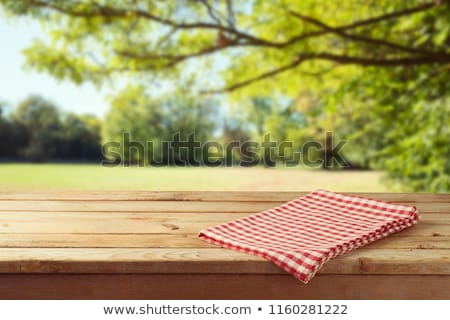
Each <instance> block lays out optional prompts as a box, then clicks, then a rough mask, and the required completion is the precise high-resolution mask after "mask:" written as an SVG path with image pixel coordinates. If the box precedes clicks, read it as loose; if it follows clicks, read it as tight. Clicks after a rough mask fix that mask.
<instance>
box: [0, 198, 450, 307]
mask: <svg viewBox="0 0 450 320" xmlns="http://www.w3.org/2000/svg"><path fill="white" fill-rule="evenodd" d="M304 194H305V193H301V192H299V193H292V192H146V191H139V192H129V191H126V192H120V191H114V192H101V191H98V192H78V191H71V192H39V191H38V192H22V193H14V192H0V248H1V250H0V298H4V299H6V298H9V299H19V298H20V299H27V298H28V299H35V298H39V299H45V298H47V299H49V298H50V299H51V298H57V299H64V298H65V299H86V298H96V299H123V298H125V299H205V298H211V299H375V298H384V299H425V298H428V299H435V298H436V299H437V298H439V299H450V195H449V194H405V193H400V194H395V193H392V194H391V193H371V194H367V193H353V194H352V193H350V194H352V195H358V196H364V197H370V198H375V199H379V200H384V201H390V202H393V203H401V204H405V205H415V206H417V207H418V209H419V210H420V212H421V214H422V218H421V221H420V222H419V223H418V224H417V225H416V226H414V227H412V228H409V229H406V230H404V231H402V232H400V233H397V234H394V235H391V236H389V237H388V238H386V239H383V240H380V241H377V242H375V243H373V244H370V245H368V246H366V247H363V248H360V249H358V250H356V251H354V252H352V253H350V254H347V255H345V256H341V257H338V258H336V259H333V260H331V261H330V262H328V263H327V264H325V265H324V267H323V269H322V270H320V272H319V274H318V275H317V276H316V277H315V278H314V279H313V280H312V281H311V282H310V283H309V284H308V285H306V286H305V285H303V284H301V283H300V282H299V281H298V280H296V279H294V278H293V277H292V276H290V275H287V274H286V273H285V272H284V271H282V270H281V269H279V268H278V267H276V266H274V265H273V264H272V263H270V262H268V261H266V260H264V259H262V258H260V257H255V256H252V255H247V254H244V253H240V252H236V251H232V250H227V249H223V248H218V247H216V246H213V245H210V244H208V243H206V242H203V241H200V240H199V239H197V233H198V231H199V230H201V229H203V228H205V227H208V226H211V225H214V224H219V223H223V222H225V221H229V220H231V219H237V218H241V217H244V216H247V215H249V214H251V213H255V212H259V211H262V210H264V209H267V208H271V207H274V206H276V205H278V204H280V203H282V202H285V201H288V200H291V199H294V198H296V197H298V196H301V195H304ZM180 283H183V286H180ZM330 283H332V284H333V285H332V286H330ZM217 288H221V290H217ZM417 288H420V290H418V289H417ZM211 293H213V294H211Z"/></svg>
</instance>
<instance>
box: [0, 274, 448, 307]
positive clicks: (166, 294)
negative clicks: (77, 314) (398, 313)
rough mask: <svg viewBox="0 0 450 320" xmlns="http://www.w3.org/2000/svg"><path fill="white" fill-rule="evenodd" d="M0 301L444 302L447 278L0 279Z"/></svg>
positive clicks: (99, 276)
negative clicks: (250, 300) (297, 300)
mask: <svg viewBox="0 0 450 320" xmlns="http://www.w3.org/2000/svg"><path fill="white" fill-rule="evenodd" d="M180 284H183V285H180ZM330 284H332V285H330ZM218 288H220V290H218ZM0 299H83V300H84V299H102V300H106V299H114V300H117V299H134V300H138V299H143V300H150V299H158V300H160V299H163V300H176V299H198V300H200V299H233V300H244V299H264V300H269V299H278V300H279V299H286V300H293V299H305V300H311V299H319V300H325V299H332V300H342V299H416V300H417V299H450V276H439V275H434V276H433V275H427V276H420V275H382V276H381V275H318V276H316V277H315V278H314V279H312V281H311V282H310V283H308V284H307V285H303V284H301V283H299V281H298V280H296V279H294V278H293V277H291V276H289V275H257V274H246V275H235V274H221V275H211V274H197V275H196V274H169V275H161V274H120V275H111V274H83V275H74V274H40V275H30V274H23V275H18V274H0ZM104 305H107V303H105V304H104ZM142 305H143V306H146V304H145V303H143V304H142ZM262 307H263V308H264V310H265V308H267V307H268V306H267V305H262ZM266 311H267V310H266Z"/></svg>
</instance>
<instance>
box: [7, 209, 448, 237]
mask: <svg viewBox="0 0 450 320" xmlns="http://www.w3.org/2000/svg"><path fill="white" fill-rule="evenodd" d="M246 215H248V214H245V213H210V214H198V213H183V214H180V213H172V212H167V213H156V212H155V213H145V212H140V213H132V212H128V213H126V212H91V213H86V212H39V211H34V212H7V213H5V212H0V233H136V234H138V233H197V232H199V231H200V230H201V229H204V228H206V227H209V226H212V225H216V224H219V223H223V222H226V221H229V220H231V219H237V218H241V217H244V216H246ZM430 224H431V225H433V226H440V228H439V231H438V230H435V231H434V232H438V233H439V232H440V233H442V232H444V233H445V234H447V233H450V215H444V214H424V215H423V217H422V219H421V221H420V222H419V224H418V225H416V226H414V229H416V228H417V226H421V225H430ZM446 230H447V231H446ZM445 234H444V235H445Z"/></svg>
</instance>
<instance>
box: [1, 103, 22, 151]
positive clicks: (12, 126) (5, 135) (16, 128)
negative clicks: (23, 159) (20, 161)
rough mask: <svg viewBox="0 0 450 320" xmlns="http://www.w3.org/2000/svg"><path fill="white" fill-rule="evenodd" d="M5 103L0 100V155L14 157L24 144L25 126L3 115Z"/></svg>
mask: <svg viewBox="0 0 450 320" xmlns="http://www.w3.org/2000/svg"><path fill="white" fill-rule="evenodd" d="M6 106H7V104H6V103H5V102H0V137H1V139H0V157H3V158H9V159H15V158H17V157H19V150H20V149H21V148H23V147H24V146H25V144H26V139H27V135H26V128H25V127H24V126H22V125H21V124H20V123H18V122H17V121H13V120H11V119H10V118H9V117H5V116H3V109H6Z"/></svg>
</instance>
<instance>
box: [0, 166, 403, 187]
mask: <svg viewBox="0 0 450 320" xmlns="http://www.w3.org/2000/svg"><path fill="white" fill-rule="evenodd" d="M381 177H382V173H381V172H377V171H351V172H348V171H347V172H327V171H321V170H306V169H299V168H276V169H273V168H270V169H266V168H261V167H258V168H176V167H169V168H155V167H149V168H138V167H125V168H124V167H115V168H106V167H101V166H100V165H94V164H0V190H19V189H20V190H29V189H34V190H41V189H44V190H45V189H51V190H57V189H61V190H153V191H157V190H160V191H167V190H180V191H183V190H193V191H195V190H200V191H203V190H235V191H238V190H253V191H258V190H260V191H263V190H264V191H308V190H313V189H316V188H323V189H329V190H334V191H367V192H382V191H401V190H400V189H399V187H398V186H396V187H393V186H389V185H387V184H384V183H382V181H381V179H380V178H381Z"/></svg>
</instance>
